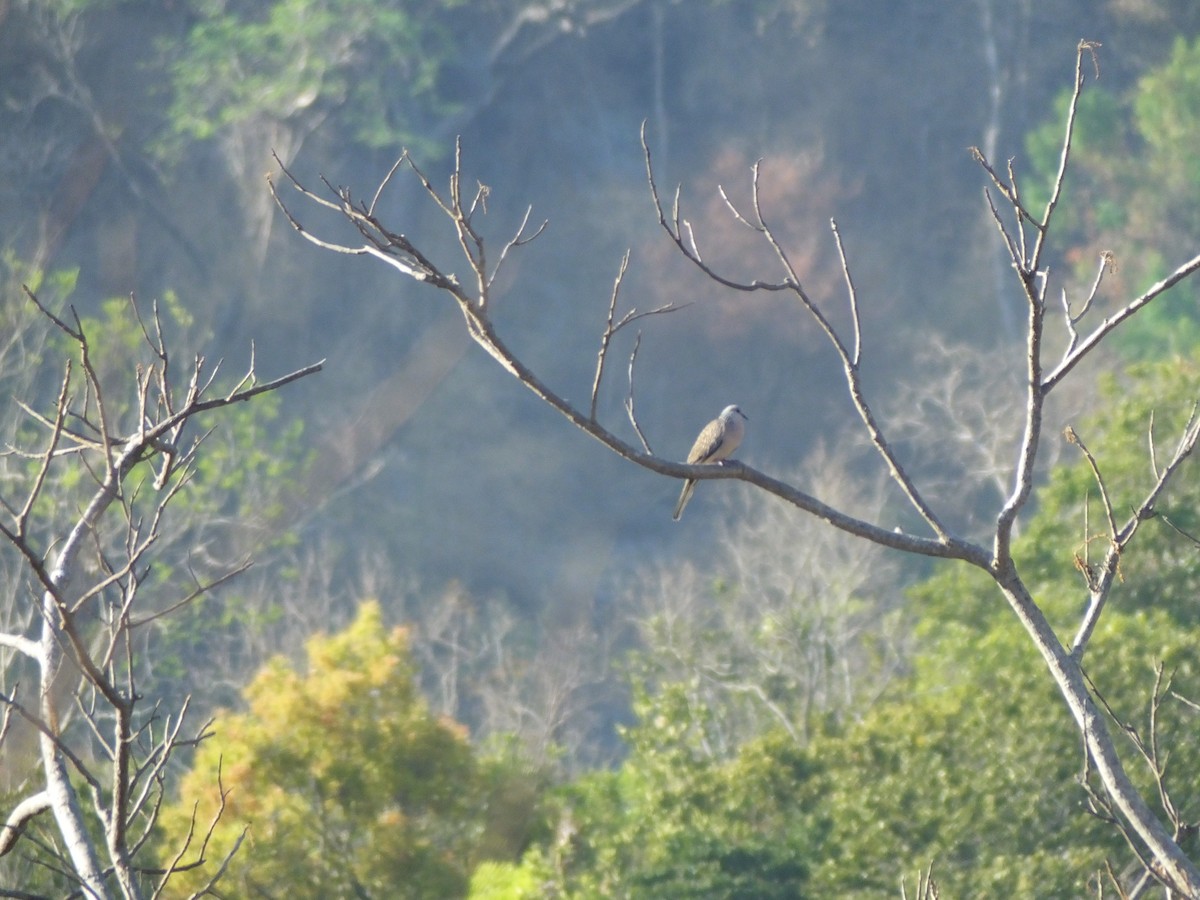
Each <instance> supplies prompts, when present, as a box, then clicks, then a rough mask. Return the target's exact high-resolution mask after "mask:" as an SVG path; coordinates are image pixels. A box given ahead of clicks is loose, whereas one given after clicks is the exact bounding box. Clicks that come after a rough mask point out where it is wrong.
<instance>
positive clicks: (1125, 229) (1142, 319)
mask: <svg viewBox="0 0 1200 900" xmlns="http://www.w3.org/2000/svg"><path fill="white" fill-rule="evenodd" d="M1198 85H1200V39H1196V40H1195V41H1191V42H1189V41H1187V40H1185V39H1184V38H1182V37H1180V38H1177V39H1176V41H1175V44H1174V47H1173V49H1172V51H1171V56H1170V59H1169V60H1167V62H1166V63H1164V64H1163V65H1162V66H1161V67H1159V68H1157V69H1154V70H1151V71H1150V72H1148V73H1147V74H1146V75H1144V76H1143V77H1142V78H1141V79H1140V80H1139V81H1138V82H1137V85H1136V87H1135V88H1134V90H1133V91H1132V92H1131V93H1130V94H1129V95H1128V96H1124V97H1123V96H1120V95H1117V94H1114V93H1112V92H1110V91H1108V90H1105V89H1104V88H1100V87H1096V86H1091V85H1089V86H1088V87H1087V88H1085V91H1084V93H1083V94H1082V95H1081V97H1080V101H1079V107H1078V112H1077V116H1076V127H1075V137H1074V142H1073V144H1072V147H1071V163H1070V169H1069V171H1068V174H1067V179H1066V182H1065V184H1064V189H1063V194H1062V198H1061V201H1060V205H1059V207H1058V211H1057V212H1056V213H1055V215H1056V225H1055V229H1056V232H1057V235H1058V238H1059V239H1060V240H1065V241H1067V243H1068V246H1069V248H1070V249H1068V250H1067V252H1066V254H1065V255H1066V261H1067V263H1068V265H1069V267H1070V268H1071V270H1072V271H1073V274H1074V276H1075V278H1076V279H1077V281H1078V282H1079V286H1077V287H1076V288H1074V292H1075V294H1076V295H1078V294H1079V293H1081V292H1082V291H1083V290H1085V287H1083V286H1084V285H1090V283H1091V281H1092V280H1093V279H1094V277H1095V273H1096V260H1097V256H1098V254H1099V252H1100V251H1111V252H1113V253H1114V254H1115V255H1116V266H1115V267H1114V269H1113V270H1112V271H1111V272H1110V273H1109V275H1108V276H1107V282H1108V284H1109V285H1110V287H1112V288H1113V290H1112V291H1104V292H1103V293H1102V295H1101V301H1102V302H1103V298H1104V297H1107V296H1111V295H1112V294H1115V295H1116V296H1118V297H1126V298H1132V297H1134V296H1136V295H1137V294H1138V293H1140V292H1141V291H1143V290H1144V289H1145V288H1147V287H1148V286H1149V285H1150V284H1152V283H1153V282H1155V281H1157V280H1159V279H1161V278H1163V277H1164V276H1165V275H1167V274H1168V273H1169V272H1171V271H1172V270H1173V269H1174V268H1175V266H1177V265H1179V264H1180V263H1182V262H1183V261H1184V260H1186V259H1188V258H1190V257H1191V256H1192V255H1194V253H1195V247H1196V245H1197V243H1198V242H1200V212H1198V210H1200V163H1197V161H1196V159H1195V154H1194V153H1191V152H1189V151H1188V149H1187V148H1190V147H1193V146H1196V144H1197V142H1198V141H1200V91H1198V90H1197V86H1198ZM1069 96H1070V95H1069V92H1067V93H1063V94H1061V95H1060V96H1059V98H1058V99H1057V101H1056V103H1055V110H1054V113H1053V115H1052V116H1051V117H1050V118H1049V119H1048V120H1047V123H1046V124H1045V125H1043V126H1041V127H1039V128H1037V129H1035V130H1034V131H1033V132H1031V133H1030V134H1029V136H1028V137H1027V138H1026V151H1027V152H1028V154H1029V157H1030V161H1031V163H1032V168H1033V170H1034V177H1033V179H1028V178H1027V179H1025V180H1024V181H1023V182H1022V187H1023V189H1024V192H1025V199H1026V206H1027V208H1029V209H1030V210H1031V211H1033V212H1034V213H1035V214H1040V213H1041V210H1042V207H1043V205H1044V203H1045V201H1046V199H1047V198H1048V196H1049V186H1050V184H1051V182H1052V180H1053V177H1054V174H1055V173H1056V172H1057V169H1058V165H1059V154H1060V151H1061V146H1062V137H1063V135H1062V125H1061V123H1062V122H1063V121H1064V117H1065V113H1066V109H1067V104H1068V102H1069ZM1131 160H1136V164H1131V163H1130V161H1131ZM1198 296H1200V293H1198V292H1197V288H1196V287H1194V286H1193V285H1192V284H1191V283H1190V282H1188V283H1184V284H1182V285H1180V286H1178V287H1176V288H1174V289H1173V290H1172V292H1171V293H1170V294H1169V295H1168V296H1167V297H1164V298H1161V299H1160V300H1159V301H1156V302H1155V303H1154V304H1152V305H1151V306H1150V307H1149V308H1148V309H1146V310H1144V311H1143V312H1141V313H1139V315H1138V316H1137V318H1136V319H1135V320H1134V321H1133V322H1131V323H1129V325H1128V326H1126V327H1125V328H1123V329H1122V331H1121V333H1120V334H1119V335H1118V336H1117V338H1116V340H1115V341H1114V345H1115V346H1117V347H1119V348H1120V349H1121V350H1123V352H1124V353H1125V354H1126V355H1127V356H1128V357H1129V358H1131V359H1153V358H1156V357H1157V356H1158V355H1159V354H1161V352H1162V351H1163V349H1164V348H1166V349H1168V350H1169V351H1171V352H1177V353H1187V352H1190V351H1191V350H1193V349H1194V348H1195V347H1196V346H1197V345H1200V314H1197V313H1196V308H1195V301H1196V299H1197V297H1198Z"/></svg>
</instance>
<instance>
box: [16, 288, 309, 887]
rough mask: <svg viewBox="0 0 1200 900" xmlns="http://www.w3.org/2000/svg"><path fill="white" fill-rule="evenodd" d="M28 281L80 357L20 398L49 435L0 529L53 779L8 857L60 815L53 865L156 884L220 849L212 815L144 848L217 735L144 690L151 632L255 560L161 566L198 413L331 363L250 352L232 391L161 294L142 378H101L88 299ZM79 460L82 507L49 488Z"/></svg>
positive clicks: (27, 707)
mask: <svg viewBox="0 0 1200 900" xmlns="http://www.w3.org/2000/svg"><path fill="white" fill-rule="evenodd" d="M26 293H27V294H28V296H29V298H30V300H32V302H33V303H34V304H36V305H37V307H38V308H39V309H40V310H41V312H42V313H43V314H44V315H45V317H46V318H47V319H48V320H49V321H50V322H52V323H53V325H54V326H55V327H56V328H57V329H58V330H59V331H60V332H61V334H62V335H64V336H65V337H66V339H67V341H68V343H69V344H70V345H73V347H74V348H75V351H76V353H77V358H75V359H70V360H68V361H67V363H66V365H65V367H64V369H63V372H62V377H61V381H60V382H59V389H58V392H57V399H56V400H55V402H54V404H53V408H52V409H50V410H49V411H48V412H42V411H38V410H37V409H36V408H35V407H34V406H33V405H27V404H20V407H21V408H22V409H23V410H24V412H25V414H26V416H27V419H28V422H29V423H30V425H31V426H32V428H33V432H34V434H35V436H34V437H30V438H29V440H30V441H31V442H35V443H36V446H35V447H34V449H29V450H25V449H15V448H13V449H10V450H9V452H8V454H7V455H8V456H9V457H10V458H11V459H13V460H15V461H16V462H17V463H19V464H20V467H18V466H13V467H12V469H14V470H18V471H20V472H22V473H23V478H20V479H19V485H20V486H19V487H18V488H17V489H16V493H15V494H14V493H12V492H10V491H7V490H6V494H7V495H8V496H5V497H0V503H3V511H4V514H3V518H2V519H0V535H2V536H3V538H4V540H5V541H6V542H7V543H8V544H9V545H10V546H11V547H12V548H13V549H15V550H16V552H17V554H18V555H19V558H20V560H21V561H22V563H23V568H24V572H23V575H22V578H21V580H20V581H18V582H17V583H19V584H23V585H24V587H23V588H22V591H23V593H22V594H20V595H19V596H21V597H22V598H23V599H24V601H25V603H26V607H25V608H26V611H27V615H26V616H25V617H24V625H25V627H23V628H19V629H11V630H6V631H3V632H0V650H2V651H3V652H4V654H5V656H6V657H7V658H6V660H5V661H6V662H7V663H8V665H6V666H5V669H4V671H5V672H6V673H8V672H11V671H13V670H14V669H15V668H16V667H17V666H18V665H23V668H22V669H21V670H20V671H21V672H24V673H28V675H29V676H31V680H32V689H31V690H27V691H22V690H21V689H20V688H21V685H20V683H19V682H18V683H17V684H14V685H13V686H11V687H10V686H9V685H8V683H7V679H6V683H5V685H4V690H3V692H0V715H2V722H3V727H2V728H0V739H2V738H3V737H6V736H7V735H9V734H11V733H12V731H13V728H14V727H15V725H16V723H18V722H21V723H24V724H26V725H27V726H29V727H31V728H32V729H33V730H34V731H35V732H36V737H37V745H38V756H39V760H40V764H39V768H38V772H39V775H38V780H37V782H36V783H35V784H34V785H33V787H32V789H31V790H30V791H29V792H28V794H27V796H25V797H24V799H23V800H21V801H20V802H19V803H17V804H16V805H15V806H14V807H13V809H11V810H10V811H8V813H7V817H6V821H5V823H4V824H3V825H2V826H0V855H3V854H5V853H7V852H8V851H10V850H11V849H12V848H13V847H14V846H15V845H16V844H17V843H18V841H19V840H20V839H21V837H22V835H23V834H24V833H25V832H26V829H27V828H28V827H29V825H30V824H31V823H32V821H33V820H34V819H35V817H37V816H39V815H40V814H42V813H47V812H48V813H50V815H51V816H52V817H53V820H54V830H55V831H56V832H57V840H56V841H55V845H56V847H57V848H58V849H57V850H56V851H54V853H52V856H54V855H57V856H58V859H57V862H55V863H53V864H54V865H55V866H56V868H57V869H58V870H59V872H60V873H62V874H63V876H64V877H67V878H69V879H70V880H71V881H73V882H74V883H76V885H77V889H78V891H79V892H81V894H82V895H83V896H85V897H89V898H103V897H110V896H116V895H118V894H119V895H120V896H124V897H127V898H131V897H143V896H145V895H146V894H147V893H148V892H149V893H153V894H154V895H155V896H157V895H158V894H159V893H161V891H162V889H163V887H164V886H165V884H166V882H167V879H168V878H169V877H170V876H171V874H172V873H173V872H175V871H178V870H179V869H180V868H182V867H185V866H190V865H194V864H195V863H194V862H191V861H190V859H189V860H185V856H188V857H191V856H194V857H196V858H198V859H202V858H203V856H204V853H205V846H206V841H205V840H204V837H203V836H204V834H205V830H204V829H205V827H206V825H205V823H194V824H195V825H196V830H195V841H194V842H193V841H191V840H189V842H188V845H185V846H184V847H180V848H178V852H177V854H176V855H175V856H174V857H173V858H172V859H171V860H169V861H167V862H166V864H165V865H163V866H160V867H159V868H157V869H151V868H147V867H146V866H145V865H139V863H138V862H137V861H136V859H137V857H138V854H139V853H140V852H141V851H143V850H144V849H145V848H146V847H147V845H148V842H149V840H150V838H151V836H152V834H153V832H154V826H155V823H156V819H157V814H158V808H159V804H160V803H161V802H162V800H163V797H164V787H165V783H166V776H167V772H168V765H169V763H170V762H171V759H172V756H173V754H175V753H176V752H177V751H178V750H180V749H181V748H184V747H187V746H190V745H193V744H194V743H195V742H197V741H199V740H201V739H203V738H204V737H205V735H206V733H207V725H202V726H200V727H199V728H197V729H195V730H194V731H185V720H186V715H187V706H188V704H187V702H186V701H185V702H184V703H183V704H182V706H181V707H180V708H178V709H171V710H167V709H161V708H159V706H158V705H156V704H153V703H149V704H148V703H147V702H146V701H147V698H144V697H143V696H141V694H140V693H139V684H138V674H139V665H140V664H141V662H142V661H141V660H140V658H139V654H140V644H139V640H138V639H139V635H140V634H141V633H142V632H143V631H144V630H145V629H146V627H147V626H149V625H150V624H151V623H153V622H154V621H156V620H158V619H160V618H161V617H163V616H166V615H169V614H170V613H171V612H172V611H174V610H176V609H179V608H180V607H181V606H183V605H184V604H186V603H188V602H189V601H191V600H193V599H195V598H196V597H198V596H200V595H201V594H203V593H205V592H207V591H210V590H212V589H213V588H215V587H217V586H218V585H220V584H222V583H224V582H225V581H226V580H228V579H229V578H232V577H233V576H235V575H236V574H238V573H239V572H240V571H243V570H244V569H245V568H246V567H247V566H248V565H249V561H248V560H245V561H243V562H241V563H240V564H237V565H235V566H233V567H232V568H231V569H228V570H226V571H223V572H220V573H218V574H216V575H214V576H211V577H207V576H201V575H200V574H199V573H198V572H197V571H195V570H194V569H191V568H190V567H189V576H190V582H191V583H190V584H174V585H172V588H171V589H172V590H174V591H178V593H177V594H175V595H174V596H169V597H165V598H164V597H163V596H161V594H162V591H161V585H155V582H154V580H153V579H152V578H151V577H150V568H151V567H150V559H151V557H152V556H153V552H152V551H153V550H154V549H156V543H157V542H158V540H159V538H160V536H161V535H162V534H163V527H164V522H165V519H166V517H167V513H168V507H169V506H170V505H171V504H172V502H173V501H175V500H176V499H178V498H179V497H180V496H181V494H182V493H183V492H184V490H185V489H186V487H187V486H188V484H189V482H190V481H191V480H192V474H193V470H194V464H195V461H196V459H197V455H198V453H199V452H200V451H201V448H202V444H203V441H204V439H205V437H206V433H205V432H203V431H200V430H198V429H197V425H196V423H195V422H194V421H193V420H197V419H200V418H202V417H203V415H204V414H205V413H208V412H210V411H214V410H218V409H221V408H223V407H228V406H231V405H232V404H236V403H240V402H243V401H248V400H252V399H253V398H255V397H256V396H259V395H261V394H264V393H267V392H270V391H274V390H277V389H279V388H281V387H283V386H284V385H285V384H288V383H290V382H292V381H295V380H296V379H298V378H301V377H303V376H305V375H308V374H310V373H312V372H316V371H318V370H319V369H320V368H321V365H320V364H319V363H318V364H316V365H312V366H308V367H306V368H303V369H298V370H296V371H294V372H292V373H290V374H288V375H285V376H283V377H282V378H277V379H274V380H271V381H266V382H260V381H259V380H258V378H257V376H256V374H255V371H254V364H253V361H251V363H250V365H249V368H248V369H247V370H246V372H245V373H244V374H243V375H242V376H241V377H240V378H239V379H237V380H236V383H235V384H234V385H233V386H232V387H231V388H229V389H227V390H219V389H218V388H217V387H216V380H217V376H218V372H219V368H220V367H219V365H216V366H209V365H207V364H206V361H205V359H204V357H203V356H199V355H197V356H195V357H194V358H193V360H192V361H191V364H190V365H187V366H185V367H183V368H182V369H180V370H179V371H178V372H177V370H176V368H175V360H174V357H172V356H171V355H170V353H169V350H168V343H167V340H166V338H165V337H164V335H163V328H162V325H161V321H160V319H159V316H158V311H157V307H156V308H155V310H154V314H153V315H152V316H150V317H148V318H146V319H142V318H141V317H139V319H138V321H139V323H140V324H141V330H142V335H143V337H144V339H145V341H144V343H145V348H146V354H145V355H146V359H145V360H144V361H143V362H140V363H138V364H137V366H136V368H135V370H134V371H132V372H130V373H129V375H128V377H129V378H130V380H131V383H130V384H118V383H113V382H112V381H111V380H106V379H103V378H102V377H101V376H100V375H99V374H98V367H97V365H96V364H95V359H94V352H93V343H92V341H91V339H90V337H89V335H88V334H86V333H85V330H84V326H83V324H82V323H81V320H80V318H79V316H78V315H76V314H75V312H74V310H72V311H71V315H70V316H69V317H67V318H66V320H64V319H62V318H59V317H58V316H56V315H55V314H53V313H52V312H51V311H50V310H49V309H47V308H46V307H44V306H43V305H42V304H41V303H40V302H39V301H38V299H37V297H36V296H35V295H34V294H33V292H32V291H28V290H27V291H26ZM38 431H40V433H41V435H42V437H41V438H40V439H38V438H37V437H36V433H37V432H38ZM25 433H26V434H28V433H29V431H28V430H27V431H26V432H25ZM64 470H69V472H70V474H71V475H73V477H74V478H76V479H77V480H79V481H80V482H81V483H83V484H84V485H86V487H85V490H84V494H83V500H82V502H81V503H80V504H79V505H78V506H77V507H73V508H72V507H67V506H65V505H62V504H56V502H55V498H54V497H52V496H48V494H50V493H51V492H52V490H53V489H54V487H55V486H56V485H57V484H58V483H59V482H57V481H56V479H57V478H58V476H59V474H60V473H61V472H63V471H64ZM14 480H18V478H17V476H16V475H14ZM61 508H69V509H71V512H72V517H71V519H70V521H66V522H62V521H57V520H55V519H54V515H53V513H54V512H55V511H56V510H58V509H61ZM47 511H49V513H48V512H47ZM48 517H49V519H50V521H46V519H47V518H48ZM218 778H219V775H218ZM84 796H87V797H88V798H89V801H90V802H88V803H85V800H84ZM86 806H90V812H89V811H85V808H86ZM214 824H215V823H214ZM215 877H219V872H218V875H217V876H215ZM214 880H215V879H214ZM148 885H149V886H150V887H148Z"/></svg>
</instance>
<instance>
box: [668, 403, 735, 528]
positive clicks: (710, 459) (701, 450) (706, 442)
mask: <svg viewBox="0 0 1200 900" xmlns="http://www.w3.org/2000/svg"><path fill="white" fill-rule="evenodd" d="M745 422H746V414H745V413H743V412H742V411H741V410H740V409H738V408H737V407H736V406H727V407H725V408H724V409H723V410H721V414H720V415H719V416H717V417H716V418H715V419H713V420H712V421H711V422H709V423H708V424H707V425H705V426H704V430H703V431H701V432H700V436H699V437H698V438H696V443H694V444H693V445H692V452H691V453H689V454H688V457H687V461H688V463H689V464H693V465H694V464H696V463H719V462H720V461H721V460H723V459H728V458H729V456H730V455H731V454H732V453H733V451H734V450H736V449H737V448H738V445H739V444H740V443H741V442H742V438H743V437H744V436H745V434H746V424H745ZM695 489H696V482H695V480H694V479H691V478H689V479H688V480H687V481H685V482H684V483H683V491H682V492H680V494H679V502H678V503H676V504H675V514H674V515H673V516H672V518H673V519H674V520H675V521H676V522H678V521H679V517H680V516H682V515H683V508H684V507H685V506H687V503H688V501H689V500H691V499H692V491H694V490H695Z"/></svg>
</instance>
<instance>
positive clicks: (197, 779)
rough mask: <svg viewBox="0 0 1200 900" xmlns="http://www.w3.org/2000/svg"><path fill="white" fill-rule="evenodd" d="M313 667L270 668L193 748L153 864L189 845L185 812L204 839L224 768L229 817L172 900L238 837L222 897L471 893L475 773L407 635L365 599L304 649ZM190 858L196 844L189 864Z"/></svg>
mask: <svg viewBox="0 0 1200 900" xmlns="http://www.w3.org/2000/svg"><path fill="white" fill-rule="evenodd" d="M307 657H308V664H307V666H306V667H305V669H304V670H303V671H300V670H298V669H297V668H296V667H294V666H293V665H291V664H290V663H289V662H288V661H287V660H285V659H282V658H276V659H274V660H272V661H271V662H270V663H269V664H268V665H267V666H266V667H265V668H264V669H263V670H262V671H261V672H260V673H259V674H258V676H257V677H256V678H255V679H254V681H253V682H252V683H251V684H250V685H249V686H248V687H247V688H246V691H245V698H246V702H247V709H246V711H245V712H243V713H226V714H223V715H221V716H220V717H219V718H218V719H217V721H216V724H215V726H214V730H215V731H216V736H215V737H213V738H212V739H211V740H209V741H206V742H205V743H204V744H203V745H202V746H201V748H200V750H199V751H198V752H197V754H196V759H195V762H194V765H193V768H192V770H191V772H190V773H189V774H188V775H187V776H186V778H185V780H184V783H183V788H182V794H181V797H180V800H179V801H178V802H177V803H176V804H175V805H174V806H172V807H171V808H170V809H168V810H166V811H165V813H164V816H163V820H164V822H163V824H164V839H163V841H162V844H161V849H160V855H161V856H162V857H163V858H164V859H166V858H169V857H170V855H171V854H172V853H173V852H175V851H177V850H178V848H179V847H180V846H181V845H182V844H183V842H184V839H185V835H186V834H187V831H188V828H189V827H190V825H191V820H192V809H193V805H195V809H196V820H197V829H198V830H199V832H200V833H203V830H204V828H206V827H207V825H208V822H209V821H210V820H211V819H212V816H213V814H214V813H215V811H216V810H217V808H218V805H219V793H218V786H217V774H218V771H219V772H220V780H221V784H222V785H223V786H224V789H225V790H226V792H227V800H226V809H225V813H224V815H223V816H222V818H221V821H220V823H219V824H218V825H217V827H216V829H215V831H214V834H213V839H212V842H211V844H210V846H209V848H208V851H207V853H206V857H207V860H208V863H207V865H206V866H204V867H202V868H201V869H199V870H197V871H194V872H188V873H186V874H184V875H181V876H179V877H178V878H177V879H176V880H175V881H173V882H172V895H181V896H182V895H186V892H187V891H190V890H194V889H195V888H196V887H197V886H198V885H200V884H203V883H204V882H205V881H206V880H207V879H208V878H209V877H211V874H212V873H213V872H214V871H215V870H216V866H217V864H218V861H219V860H220V859H222V858H223V856H224V855H225V854H226V853H228V851H229V850H230V848H231V847H232V846H233V845H234V843H235V841H236V839H237V837H238V835H239V834H241V832H242V830H243V829H248V831H247V836H246V840H245V843H244V844H243V846H242V848H241V850H240V851H239V852H238V853H237V854H236V856H235V857H234V859H233V862H232V863H231V864H230V867H229V872H228V874H227V875H226V876H225V877H224V878H223V879H222V881H221V888H222V893H223V894H225V895H227V896H251V895H257V894H259V893H260V892H261V891H262V890H263V889H266V888H269V893H270V894H271V895H273V896H282V895H284V894H286V895H288V896H290V897H292V898H301V897H313V898H317V897H321V898H330V897H342V896H356V895H358V892H360V891H362V892H365V894H364V895H370V896H379V897H383V896H387V897H454V896H461V895H463V894H465V892H466V888H467V878H468V868H469V866H468V860H467V856H468V853H467V850H468V846H469V844H470V842H471V839H472V838H473V837H474V836H475V834H476V832H477V828H476V825H475V817H476V815H475V814H476V810H477V808H478V804H477V803H476V798H477V769H476V766H475V763H474V761H473V758H472V755H471V750H470V747H469V745H468V743H467V740H466V735H465V734H464V732H463V730H462V729H461V728H459V727H457V726H456V725H455V724H454V723H452V722H446V721H441V720H439V719H438V718H437V717H435V716H433V715H432V714H431V713H430V711H429V710H428V708H427V706H426V704H425V703H424V701H423V700H422V699H421V697H420V695H419V694H418V692H417V689H416V686H415V684H414V679H413V668H412V665H411V663H410V661H409V650H408V641H407V635H406V633H405V631H404V629H399V628H397V629H388V628H386V627H384V625H383V622H382V617H381V613H380V609H379V606H378V604H376V603H365V604H364V605H363V606H362V608H361V610H360V611H359V614H358V617H357V618H356V619H355V620H354V622H353V623H352V624H351V625H350V626H349V627H348V628H347V629H346V630H345V631H343V632H341V633H339V634H336V635H333V636H331V637H330V636H324V635H318V636H316V637H313V638H312V639H311V640H309V642H308V645H307ZM195 852H196V850H195V841H193V848H192V849H191V850H190V851H189V852H188V853H187V854H185V857H184V861H185V862H187V861H191V860H192V859H193V858H194V856H195Z"/></svg>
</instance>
